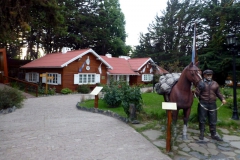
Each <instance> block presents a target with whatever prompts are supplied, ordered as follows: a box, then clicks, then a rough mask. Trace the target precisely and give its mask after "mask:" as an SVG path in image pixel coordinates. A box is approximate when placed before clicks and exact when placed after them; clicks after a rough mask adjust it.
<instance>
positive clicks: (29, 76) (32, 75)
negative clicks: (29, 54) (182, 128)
mask: <svg viewBox="0 0 240 160" xmlns="http://www.w3.org/2000/svg"><path fill="white" fill-rule="evenodd" d="M25 80H26V81H28V82H32V83H37V82H39V73H37V72H28V73H26V74H25Z"/></svg>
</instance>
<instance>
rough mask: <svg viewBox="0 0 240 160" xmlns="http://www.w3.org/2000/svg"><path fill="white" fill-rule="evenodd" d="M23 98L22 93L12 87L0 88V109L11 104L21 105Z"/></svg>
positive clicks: (9, 106)
mask: <svg viewBox="0 0 240 160" xmlns="http://www.w3.org/2000/svg"><path fill="white" fill-rule="evenodd" d="M23 100H24V96H23V94H22V93H21V92H20V91H18V90H16V89H14V88H8V87H4V88H2V89H1V88H0V109H7V108H11V107H13V106H15V107H17V108H21V107H22V102H23Z"/></svg>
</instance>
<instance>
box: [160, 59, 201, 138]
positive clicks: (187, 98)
mask: <svg viewBox="0 0 240 160" xmlns="http://www.w3.org/2000/svg"><path fill="white" fill-rule="evenodd" d="M201 80H202V77H201V71H200V69H199V68H198V62H197V63H196V64H195V65H194V64H193V63H192V62H191V63H190V64H189V65H188V66H186V67H185V69H184V70H183V71H182V73H181V76H180V77H179V79H178V82H177V83H176V84H175V85H174V86H173V87H172V90H171V92H170V94H169V95H168V96H167V97H166V95H165V96H164V97H165V101H168V102H175V103H176V104H177V110H175V111H172V120H173V124H176V122H177V118H178V112H179V110H180V109H183V115H184V118H183V122H184V125H183V139H187V123H188V119H189V115H190V112H191V106H192V103H193V98H194V97H193V93H192V90H191V87H192V84H194V85H195V86H197V84H198V82H200V81H201Z"/></svg>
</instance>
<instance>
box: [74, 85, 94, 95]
mask: <svg viewBox="0 0 240 160" xmlns="http://www.w3.org/2000/svg"><path fill="white" fill-rule="evenodd" d="M90 91H91V90H90V87H89V86H88V85H80V86H78V87H77V92H78V93H89V92H90Z"/></svg>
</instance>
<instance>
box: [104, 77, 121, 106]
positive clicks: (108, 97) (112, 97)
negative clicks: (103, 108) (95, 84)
mask: <svg viewBox="0 0 240 160" xmlns="http://www.w3.org/2000/svg"><path fill="white" fill-rule="evenodd" d="M103 92H104V97H103V100H104V101H105V102H106V103H107V104H108V106H109V107H111V108H114V107H119V106H120V104H121V103H122V99H121V90H120V85H119V83H118V82H113V81H111V82H110V85H106V86H104V87H103Z"/></svg>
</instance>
